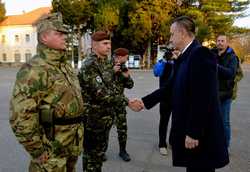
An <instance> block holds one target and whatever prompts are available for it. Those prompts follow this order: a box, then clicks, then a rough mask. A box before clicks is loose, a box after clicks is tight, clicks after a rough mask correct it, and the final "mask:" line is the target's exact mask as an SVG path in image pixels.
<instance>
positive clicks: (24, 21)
mask: <svg viewBox="0 0 250 172" xmlns="http://www.w3.org/2000/svg"><path fill="white" fill-rule="evenodd" d="M50 10H51V7H41V8H38V9H35V10H33V11H31V12H28V13H24V14H21V15H13V16H7V17H6V18H5V19H4V20H3V21H2V22H1V23H0V26H10V25H33V24H35V23H36V21H37V20H38V19H39V18H40V17H41V16H43V15H45V14H48V13H50Z"/></svg>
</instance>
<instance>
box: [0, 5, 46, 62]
mask: <svg viewBox="0 0 250 172" xmlns="http://www.w3.org/2000/svg"><path fill="white" fill-rule="evenodd" d="M49 12H50V7H43V8H38V9H36V10H34V11H31V12H29V13H25V14H21V15H14V16H7V17H6V19H4V20H3V21H2V22H1V23H0V62H1V63H14V62H15V63H23V62H26V61H27V60H29V59H30V58H31V57H32V56H33V55H35V54H36V45H37V31H36V22H37V20H38V19H39V18H40V17H41V16H43V15H45V14H48V13H49Z"/></svg>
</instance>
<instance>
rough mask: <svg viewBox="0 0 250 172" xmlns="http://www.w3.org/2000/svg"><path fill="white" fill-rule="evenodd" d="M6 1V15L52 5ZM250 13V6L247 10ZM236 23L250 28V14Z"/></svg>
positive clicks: (28, 0) (31, 0)
mask: <svg viewBox="0 0 250 172" xmlns="http://www.w3.org/2000/svg"><path fill="white" fill-rule="evenodd" d="M2 2H4V3H5V8H6V11H7V13H6V15H15V14H22V12H23V11H25V12H29V11H31V10H33V9H35V8H39V7H48V6H51V0H2ZM246 14H249V15H250V7H249V8H248V10H247V11H246ZM235 25H237V26H241V27H248V28H250V16H248V17H246V18H241V19H238V20H236V21H235Z"/></svg>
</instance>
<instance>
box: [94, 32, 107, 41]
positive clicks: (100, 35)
mask: <svg viewBox="0 0 250 172" xmlns="http://www.w3.org/2000/svg"><path fill="white" fill-rule="evenodd" d="M91 38H92V40H93V41H103V40H109V39H110V37H109V35H108V34H107V33H106V32H104V31H97V32H95V33H93V35H92V36H91Z"/></svg>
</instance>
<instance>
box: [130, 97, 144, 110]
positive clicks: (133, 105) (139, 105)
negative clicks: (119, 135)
mask: <svg viewBox="0 0 250 172" xmlns="http://www.w3.org/2000/svg"><path fill="white" fill-rule="evenodd" d="M128 107H129V108H130V109H131V110H133V111H135V112H139V111H141V110H142V109H144V104H143V102H142V101H141V100H139V99H131V100H129V103H128Z"/></svg>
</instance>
